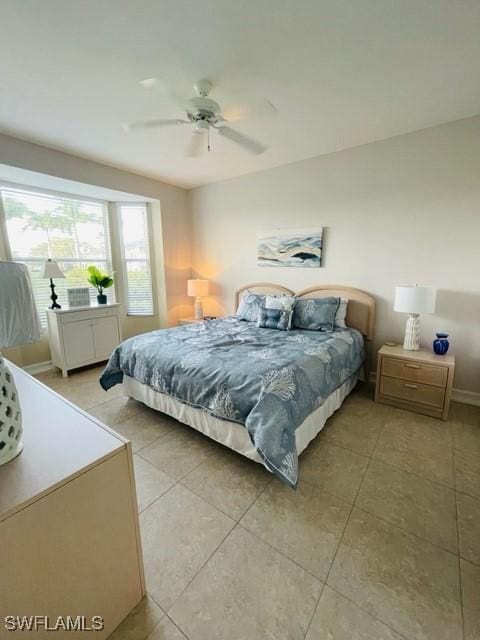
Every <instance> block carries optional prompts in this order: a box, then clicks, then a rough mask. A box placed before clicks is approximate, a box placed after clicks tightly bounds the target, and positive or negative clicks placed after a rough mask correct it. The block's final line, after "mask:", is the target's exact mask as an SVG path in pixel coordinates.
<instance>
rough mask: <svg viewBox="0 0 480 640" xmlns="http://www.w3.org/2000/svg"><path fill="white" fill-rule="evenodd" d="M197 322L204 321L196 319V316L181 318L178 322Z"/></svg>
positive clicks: (183, 323) (182, 323)
mask: <svg viewBox="0 0 480 640" xmlns="http://www.w3.org/2000/svg"><path fill="white" fill-rule="evenodd" d="M197 322H203V320H195V318H179V320H178V324H181V325H185V324H196V323H197Z"/></svg>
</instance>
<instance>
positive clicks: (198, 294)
mask: <svg viewBox="0 0 480 640" xmlns="http://www.w3.org/2000/svg"><path fill="white" fill-rule="evenodd" d="M187 295H189V296H191V297H193V298H195V320H203V304H202V298H204V297H205V296H208V280H200V279H197V280H188V281H187Z"/></svg>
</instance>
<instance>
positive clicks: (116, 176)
mask: <svg viewBox="0 0 480 640" xmlns="http://www.w3.org/2000/svg"><path fill="white" fill-rule="evenodd" d="M0 164H5V165H10V166H13V167H20V168H22V169H27V170H29V171H36V172H38V173H43V174H47V175H51V176H56V177H58V178H64V179H67V180H74V181H76V182H83V183H85V184H89V185H94V186H98V187H102V188H107V189H114V190H116V191H123V192H127V193H134V194H139V195H142V196H145V197H146V198H154V199H156V200H158V201H160V208H159V207H158V206H152V216H153V225H152V226H153V231H154V246H155V256H154V259H155V260H154V264H155V276H156V281H157V285H158V305H157V306H158V313H157V314H156V315H155V316H153V317H150V318H140V317H127V316H124V317H123V319H122V328H123V332H124V336H125V337H128V336H130V335H134V334H137V333H142V332H143V331H150V330H152V329H157V328H159V326H160V325H161V324H165V323H166V324H168V325H173V324H176V323H177V320H178V318H179V317H181V316H185V315H190V314H191V308H192V305H191V300H190V299H189V298H187V296H186V289H187V285H186V280H187V278H188V277H189V276H190V265H191V240H192V238H191V235H192V234H191V228H190V219H191V217H190V212H189V205H188V198H187V192H186V191H185V190H184V189H180V188H179V187H174V186H171V185H168V184H165V183H162V182H158V181H155V180H151V179H149V178H144V177H142V176H138V175H135V174H132V173H128V172H126V171H121V170H119V169H115V168H113V167H108V166H106V165H102V164H98V163H96V162H91V161H89V160H84V159H82V158H78V157H76V156H71V155H69V154H66V153H62V152H59V151H55V150H53V149H49V148H47V147H42V146H40V145H36V144H32V143H29V142H24V141H22V140H18V139H16V138H12V137H10V136H5V135H1V134H0ZM3 245H4V243H3V238H2V229H1V228H0V259H1V258H2V257H5V256H4V253H5V247H4V246H3ZM165 306H166V308H165ZM5 354H6V355H7V356H8V357H9V358H11V359H12V360H13V361H15V362H16V363H18V364H19V365H21V366H25V365H29V364H34V363H38V362H43V361H45V360H48V359H49V358H50V353H49V348H48V340H47V339H46V337H44V339H43V340H42V341H40V342H38V343H35V344H32V345H27V346H25V347H19V348H15V349H10V350H5Z"/></svg>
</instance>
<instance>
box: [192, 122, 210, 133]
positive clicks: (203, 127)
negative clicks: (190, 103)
mask: <svg viewBox="0 0 480 640" xmlns="http://www.w3.org/2000/svg"><path fill="white" fill-rule="evenodd" d="M208 128H209V125H208V122H206V121H205V120H198V121H197V122H196V124H195V129H194V130H193V131H194V133H200V134H205V133H208Z"/></svg>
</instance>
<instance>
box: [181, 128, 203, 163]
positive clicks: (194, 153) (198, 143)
mask: <svg viewBox="0 0 480 640" xmlns="http://www.w3.org/2000/svg"><path fill="white" fill-rule="evenodd" d="M205 138H206V136H205V134H203V133H198V132H197V131H193V132H192V135H191V136H190V141H189V143H188V147H187V150H186V152H185V155H186V156H188V157H189V158H198V156H200V155H202V153H203V152H204V151H205V147H206V144H207V142H206V140H205Z"/></svg>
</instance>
